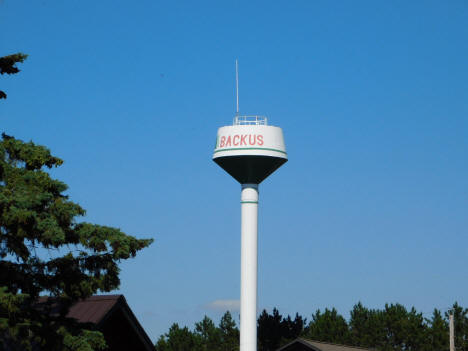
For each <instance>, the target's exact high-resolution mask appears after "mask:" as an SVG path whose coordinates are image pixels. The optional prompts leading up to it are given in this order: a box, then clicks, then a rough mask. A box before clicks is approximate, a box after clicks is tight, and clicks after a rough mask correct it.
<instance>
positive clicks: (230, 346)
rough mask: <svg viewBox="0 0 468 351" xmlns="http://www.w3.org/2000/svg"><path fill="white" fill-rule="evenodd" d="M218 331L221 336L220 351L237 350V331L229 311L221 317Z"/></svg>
mask: <svg viewBox="0 0 468 351" xmlns="http://www.w3.org/2000/svg"><path fill="white" fill-rule="evenodd" d="M219 330H220V334H221V348H220V349H221V350H222V351H237V350H239V329H237V326H236V322H235V321H234V320H233V319H232V316H231V313H230V312H229V311H226V313H225V314H224V315H223V316H222V317H221V320H220V322H219Z"/></svg>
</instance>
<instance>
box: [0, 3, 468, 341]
mask: <svg viewBox="0 0 468 351" xmlns="http://www.w3.org/2000/svg"><path fill="white" fill-rule="evenodd" d="M467 23H468V4H467V2H466V1H463V0H461V1H456V0H453V1H447V2H441V1H412V2H408V1H392V2H387V1H335V2H329V1H290V2H286V1H276V2H274V1H234V2H233V1H231V2H224V1H211V2H210V1H172V2H171V1H134V2H130V1H104V0H102V1H63V2H61V1H52V0H43V1H25V0H15V1H13V0H3V1H1V2H0V43H1V45H0V48H1V53H0V54H1V55H6V54H10V53H14V52H18V51H21V52H24V53H27V54H29V55H30V57H29V58H28V60H27V61H26V62H25V63H24V64H23V65H21V68H22V72H21V73H20V74H19V75H16V76H11V77H1V78H0V84H1V88H2V90H5V91H6V92H7V93H8V99H7V100H6V101H2V102H1V103H0V127H1V128H0V129H1V131H4V132H6V133H7V134H11V135H14V136H16V137H17V138H21V139H23V140H33V141H35V142H36V143H39V144H43V145H47V146H48V147H49V148H50V149H51V150H52V152H53V153H54V154H56V155H57V156H59V157H61V158H63V159H64V160H65V164H64V165H63V167H61V168H60V169H57V170H56V171H54V172H53V174H54V176H56V177H58V178H60V179H62V180H63V181H65V182H66V183H67V184H69V186H70V189H69V191H68V193H69V195H70V196H71V198H72V199H73V200H75V201H76V202H78V203H80V204H81V205H82V206H83V207H84V208H86V209H87V211H88V212H87V217H86V218H85V219H86V220H87V221H91V222H94V223H99V224H105V225H112V226H116V227H119V228H121V229H122V230H124V231H125V232H127V233H129V234H132V235H135V236H137V237H142V238H143V237H153V238H155V243H154V244H153V245H152V246H151V247H150V248H149V249H146V250H145V251H143V252H141V253H140V254H139V255H138V256H137V257H136V258H135V259H133V260H131V261H129V262H125V263H123V264H122V266H121V267H122V275H121V277H122V285H121V289H120V291H119V292H120V293H122V294H125V296H126V298H127V300H128V302H129V305H130V306H131V308H132V309H133V310H134V312H135V313H136V315H137V317H138V319H139V320H140V321H141V323H142V325H143V326H144V328H145V329H146V330H147V332H148V334H149V335H150V337H151V338H152V339H153V340H156V339H157V337H158V336H159V335H160V334H162V333H164V332H166V331H167V329H168V328H169V326H170V324H172V323H173V322H178V323H180V324H183V325H188V326H189V327H192V326H193V323H194V322H195V321H199V320H201V319H202V318H203V316H204V314H207V315H208V316H210V317H212V318H213V319H215V320H218V318H219V316H220V315H221V313H222V311H223V310H224V308H225V307H226V308H227V307H229V308H232V306H235V305H236V303H235V301H236V300H237V299H238V297H239V279H240V276H239V271H240V205H239V197H240V186H239V185H238V184H237V183H236V182H235V181H234V180H233V179H231V178H230V177H229V176H228V175H227V174H225V173H224V172H223V171H222V170H221V169H220V168H218V166H217V165H216V164H215V163H214V162H212V161H211V154H212V148H213V146H214V141H215V137H216V130H217V128H218V127H220V126H223V125H227V124H230V123H231V121H232V117H233V115H234V111H235V74H234V62H235V59H236V58H237V59H239V72H240V82H239V89H240V110H241V113H245V114H263V115H266V116H268V118H269V120H270V121H271V123H272V124H274V125H278V126H281V127H282V128H283V131H284V134H285V140H286V147H287V150H288V154H289V162H288V163H287V164H286V165H285V166H283V167H282V168H281V169H280V170H278V171H277V172H276V173H275V174H274V175H272V176H271V177H270V178H268V179H267V180H266V181H265V182H264V183H262V184H261V186H260V201H261V203H260V210H259V215H260V218H259V308H260V309H263V308H267V309H270V310H271V308H273V307H274V306H276V307H278V308H279V310H280V312H282V313H284V314H286V313H295V312H299V313H301V314H303V315H304V316H306V317H309V319H310V314H311V313H312V312H314V311H315V310H316V309H317V308H321V309H323V308H325V307H336V308H337V309H338V310H339V311H340V312H341V313H343V314H344V315H347V314H348V311H349V310H350V309H351V308H352V306H353V304H355V303H356V302H358V301H362V303H363V304H364V305H367V306H370V307H377V308H380V307H382V306H383V305H384V304H385V303H386V302H399V303H403V304H404V305H406V306H415V307H416V308H417V309H418V310H420V311H422V312H424V313H427V314H426V315H425V316H427V317H429V315H430V312H431V311H432V309H433V308H434V307H437V308H441V309H443V310H445V309H446V308H447V307H448V306H450V305H451V304H452V303H453V302H454V301H458V302H459V303H461V304H462V305H464V306H468V297H467V294H466V291H467V290H468V269H467V263H466V262H467V258H468V235H467V234H468V232H467V228H468V215H467V213H468V162H467V158H468V68H467V62H468V61H467V58H468V40H467V39H466V38H468V26H467V25H466V24H467Z"/></svg>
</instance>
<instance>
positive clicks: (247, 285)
mask: <svg viewBox="0 0 468 351" xmlns="http://www.w3.org/2000/svg"><path fill="white" fill-rule="evenodd" d="M241 216H242V218H241V299H240V303H241V309H240V351H256V350H257V230H258V184H242V192H241Z"/></svg>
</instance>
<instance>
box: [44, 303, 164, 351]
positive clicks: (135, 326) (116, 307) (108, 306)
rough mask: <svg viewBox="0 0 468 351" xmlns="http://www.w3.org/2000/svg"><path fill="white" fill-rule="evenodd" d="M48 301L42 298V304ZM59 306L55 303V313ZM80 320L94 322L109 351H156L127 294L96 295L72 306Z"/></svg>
mask: <svg viewBox="0 0 468 351" xmlns="http://www.w3.org/2000/svg"><path fill="white" fill-rule="evenodd" d="M47 301H48V298H47V297H41V298H40V299H39V301H38V302H39V303H38V305H39V306H40V305H41V304H44V303H46V302H47ZM58 310H59V306H58V305H56V306H54V304H52V310H51V311H50V312H51V313H52V314H53V313H58ZM67 317H68V318H74V319H76V320H77V321H78V322H80V323H93V324H95V325H96V326H97V329H98V330H100V331H101V332H102V333H103V334H104V337H105V339H106V342H107V344H108V346H109V350H111V351H113V350H130V349H131V350H141V351H154V349H155V348H154V345H153V343H152V342H151V339H150V338H149V337H148V335H147V334H146V332H145V330H144V329H143V327H142V326H141V324H140V323H139V322H138V320H137V318H136V317H135V315H134V314H133V312H132V310H131V309H130V307H129V306H128V304H127V301H126V300H125V297H124V296H123V295H96V296H91V297H89V298H87V299H85V300H82V301H79V302H77V303H75V304H74V305H72V306H71V307H70V309H69V311H68V313H67Z"/></svg>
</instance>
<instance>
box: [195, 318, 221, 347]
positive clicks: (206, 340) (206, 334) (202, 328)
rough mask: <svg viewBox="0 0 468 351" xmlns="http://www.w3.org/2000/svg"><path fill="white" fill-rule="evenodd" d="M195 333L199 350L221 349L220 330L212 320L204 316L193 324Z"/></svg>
mask: <svg viewBox="0 0 468 351" xmlns="http://www.w3.org/2000/svg"><path fill="white" fill-rule="evenodd" d="M195 335H196V336H197V337H198V340H199V344H200V345H201V347H200V350H201V351H217V350H220V349H221V332H220V330H219V329H218V328H216V326H215V324H214V323H213V321H212V320H211V319H210V318H209V317H207V316H205V317H204V318H203V320H202V321H201V322H198V323H196V324H195Z"/></svg>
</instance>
